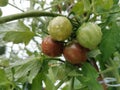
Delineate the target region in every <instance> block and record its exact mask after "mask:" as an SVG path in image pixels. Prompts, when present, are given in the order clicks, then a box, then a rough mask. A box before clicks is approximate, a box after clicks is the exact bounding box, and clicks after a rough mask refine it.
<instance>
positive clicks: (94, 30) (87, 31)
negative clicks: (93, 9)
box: [77, 22, 102, 50]
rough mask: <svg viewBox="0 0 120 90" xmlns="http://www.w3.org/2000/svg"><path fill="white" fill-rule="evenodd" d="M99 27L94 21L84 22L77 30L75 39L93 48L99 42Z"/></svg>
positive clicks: (100, 33)
mask: <svg viewBox="0 0 120 90" xmlns="http://www.w3.org/2000/svg"><path fill="white" fill-rule="evenodd" d="M101 39H102V32H101V28H100V27H99V26H98V25H97V24H94V23H91V22H88V23H84V24H83V25H82V26H81V27H80V28H79V29H78V31H77V40H78V42H79V43H80V45H82V46H83V47H85V48H88V49H90V50H91V49H95V48H96V47H97V45H98V44H99V43H100V42H101Z"/></svg>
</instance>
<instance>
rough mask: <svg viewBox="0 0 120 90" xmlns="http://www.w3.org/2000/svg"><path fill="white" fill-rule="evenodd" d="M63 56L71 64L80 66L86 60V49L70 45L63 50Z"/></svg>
mask: <svg viewBox="0 0 120 90" xmlns="http://www.w3.org/2000/svg"><path fill="white" fill-rule="evenodd" d="M63 55H64V57H65V59H66V60H67V61H68V62H70V63H71V64H81V63H83V62H85V61H86V60H87V49H86V48H83V47H82V46H80V44H78V43H71V44H69V45H67V46H66V47H65V48H64V50H63Z"/></svg>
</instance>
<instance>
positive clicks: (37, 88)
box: [30, 73, 44, 90]
mask: <svg viewBox="0 0 120 90" xmlns="http://www.w3.org/2000/svg"><path fill="white" fill-rule="evenodd" d="M43 77H44V74H43V73H39V74H37V76H36V77H35V78H34V79H33V83H32V85H31V89H30V90H42V80H43Z"/></svg>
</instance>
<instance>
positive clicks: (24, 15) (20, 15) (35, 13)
mask: <svg viewBox="0 0 120 90" xmlns="http://www.w3.org/2000/svg"><path fill="white" fill-rule="evenodd" d="M40 16H49V17H55V16H61V14H57V13H51V12H43V11H37V10H36V11H29V12H23V13H17V14H13V15H8V16H4V17H0V24H2V23H6V22H10V21H13V20H18V19H22V18H29V17H40Z"/></svg>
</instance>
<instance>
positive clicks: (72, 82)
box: [70, 77, 75, 90]
mask: <svg viewBox="0 0 120 90" xmlns="http://www.w3.org/2000/svg"><path fill="white" fill-rule="evenodd" d="M74 79H75V77H72V80H71V86H70V90H74Z"/></svg>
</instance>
